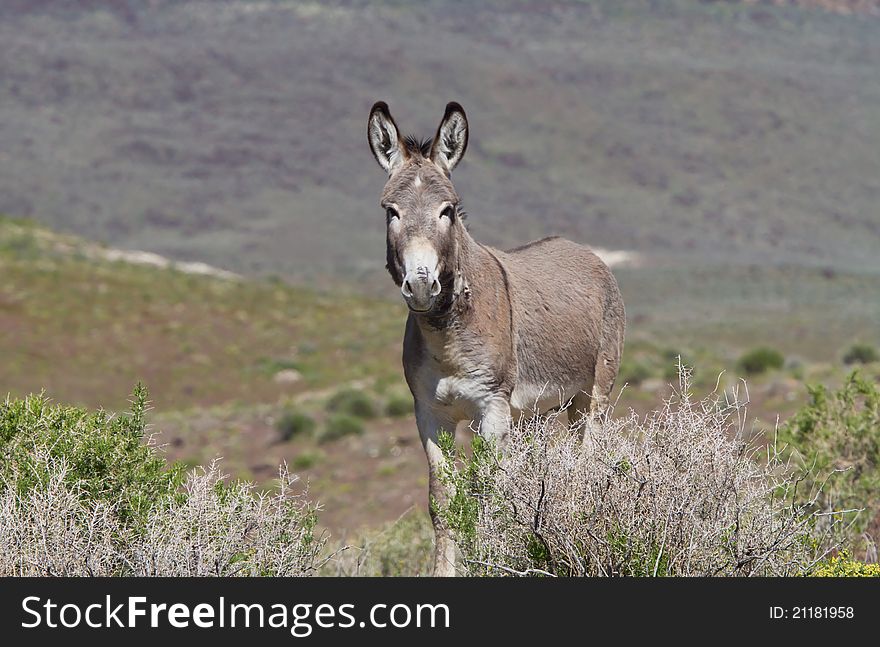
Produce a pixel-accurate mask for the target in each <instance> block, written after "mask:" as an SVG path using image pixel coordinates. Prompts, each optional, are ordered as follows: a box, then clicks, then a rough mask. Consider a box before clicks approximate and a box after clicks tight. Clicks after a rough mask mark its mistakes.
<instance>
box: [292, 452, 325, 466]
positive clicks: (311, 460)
mask: <svg viewBox="0 0 880 647" xmlns="http://www.w3.org/2000/svg"><path fill="white" fill-rule="evenodd" d="M323 458H324V455H323V454H322V453H321V452H301V453H299V454H297V455H296V456H294V457H293V461H291V464H292V465H293V467H294V469H298V470H307V469H309V468H310V467H314V466H315V465H317V464H318V463H320V462H321V460H323Z"/></svg>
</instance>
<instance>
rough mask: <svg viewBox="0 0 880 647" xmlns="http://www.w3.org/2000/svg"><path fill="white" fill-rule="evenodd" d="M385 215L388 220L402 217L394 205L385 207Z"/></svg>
mask: <svg viewBox="0 0 880 647" xmlns="http://www.w3.org/2000/svg"><path fill="white" fill-rule="evenodd" d="M385 217H386V218H387V219H388V222H391V221H392V220H394V219H395V218H400V214H399V213H397V209H395V208H394V207H388V208H387V209H385Z"/></svg>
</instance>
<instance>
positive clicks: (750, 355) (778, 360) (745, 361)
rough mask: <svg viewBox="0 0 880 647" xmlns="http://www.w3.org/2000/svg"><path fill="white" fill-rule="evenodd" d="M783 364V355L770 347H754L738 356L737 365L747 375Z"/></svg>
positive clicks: (756, 373) (777, 367) (775, 368)
mask: <svg viewBox="0 0 880 647" xmlns="http://www.w3.org/2000/svg"><path fill="white" fill-rule="evenodd" d="M784 364H785V357H784V356H783V355H782V353H780V352H779V351H777V350H773V349H772V348H755V349H753V350H750V351H749V352H747V353H746V354H744V355H743V356H742V357H740V358H739V362H738V366H739V368H740V370H742V371H743V372H744V373H746V374H747V375H758V374H760V373H766V372H767V371H769V370H777V369H780V368H782V366H783V365H784Z"/></svg>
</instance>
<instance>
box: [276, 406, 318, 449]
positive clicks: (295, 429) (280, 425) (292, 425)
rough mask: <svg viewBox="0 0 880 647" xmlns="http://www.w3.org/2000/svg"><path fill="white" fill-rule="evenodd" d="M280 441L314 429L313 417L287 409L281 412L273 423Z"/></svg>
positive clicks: (302, 434)
mask: <svg viewBox="0 0 880 647" xmlns="http://www.w3.org/2000/svg"><path fill="white" fill-rule="evenodd" d="M275 428H276V429H277V430H278V434H279V436H280V437H281V442H287V441H289V440H292V439H293V438H296V437H297V436H307V435H309V434H311V433H312V432H313V431H315V419H314V418H312V417H311V416H308V415H306V414H304V413H302V412H300V411H294V410H290V409H288V410H287V411H285V412H284V413H282V414H281V417H280V418H279V419H278V422H277V423H276V424H275Z"/></svg>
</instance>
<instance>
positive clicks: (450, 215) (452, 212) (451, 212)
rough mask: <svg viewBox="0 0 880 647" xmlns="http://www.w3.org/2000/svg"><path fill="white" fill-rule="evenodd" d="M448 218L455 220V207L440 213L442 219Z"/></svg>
mask: <svg viewBox="0 0 880 647" xmlns="http://www.w3.org/2000/svg"><path fill="white" fill-rule="evenodd" d="M443 216H446V217H447V218H449V219H450V220H452V219H453V218H455V207H454V206H453V205H451V204H450V205H448V206H446V207H444V208H443V211H441V212H440V217H441V218H442V217H443Z"/></svg>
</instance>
